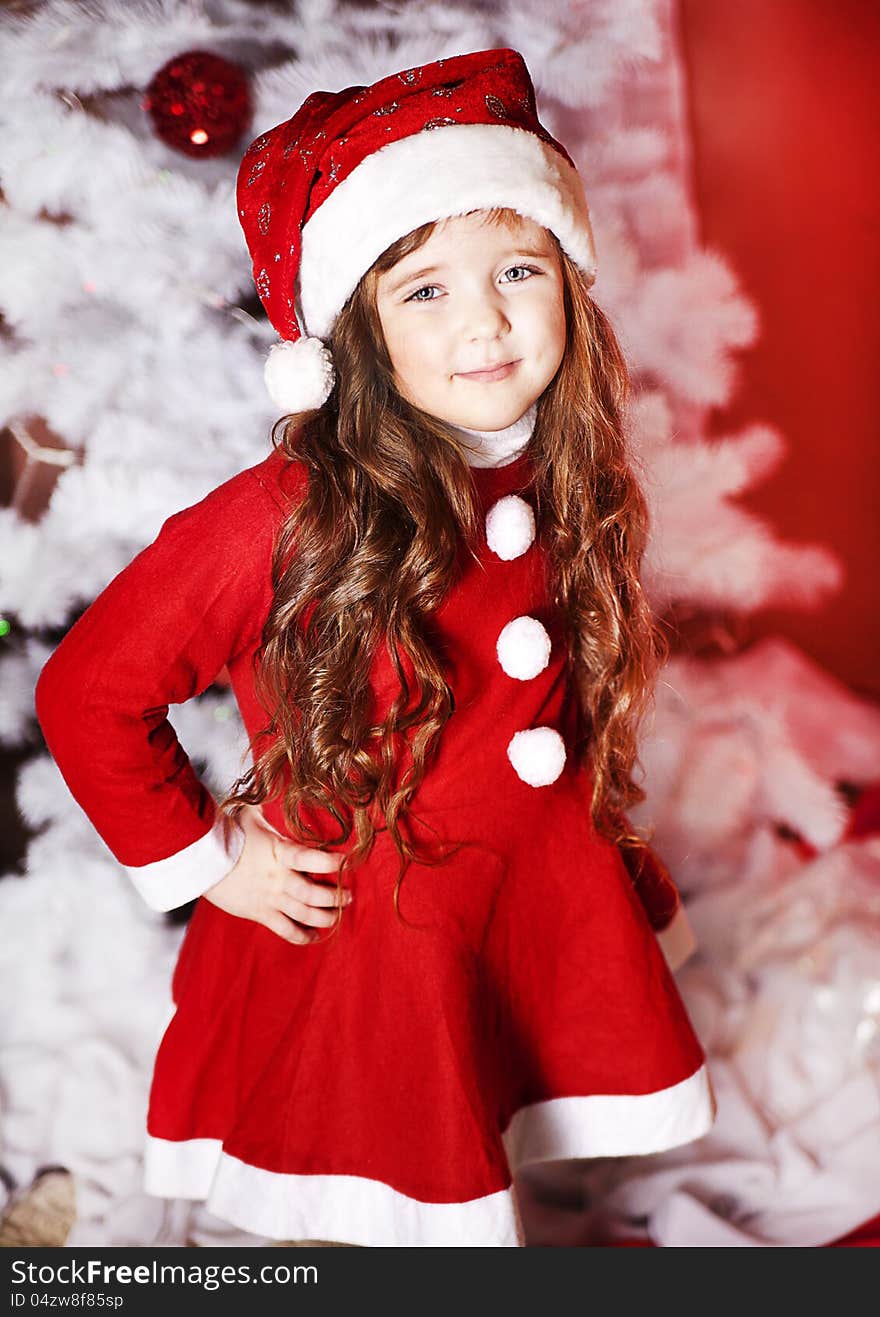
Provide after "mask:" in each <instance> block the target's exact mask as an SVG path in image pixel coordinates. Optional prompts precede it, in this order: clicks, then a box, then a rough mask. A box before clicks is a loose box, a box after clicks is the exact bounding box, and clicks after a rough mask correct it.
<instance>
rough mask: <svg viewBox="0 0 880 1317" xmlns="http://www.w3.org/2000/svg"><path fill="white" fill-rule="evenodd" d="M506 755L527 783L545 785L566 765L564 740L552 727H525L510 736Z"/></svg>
mask: <svg viewBox="0 0 880 1317" xmlns="http://www.w3.org/2000/svg"><path fill="white" fill-rule="evenodd" d="M507 758H508V759H509V760H510V762H511V763H512V764H513V767H514V769H515V770H516V775H517V777H519V778H521V779H522V781H523V782H525V783H526V785H527V786H530V787H548V786H549V785H550V783H551V782H555V781H556V779H557V778H558V777H559V774H560V773H561V772H562V770H563V768H564V767H565V742H564V741H563V739H562V737H561V736H560V735H559V733H558V732H557V730H556V728H555V727H528V728H526V730H525V731H523V732H515V733H514V735H513V736H512V737H511V740H510V744H509V745H508V747H507Z"/></svg>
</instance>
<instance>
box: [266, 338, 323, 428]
mask: <svg viewBox="0 0 880 1317" xmlns="http://www.w3.org/2000/svg"><path fill="white" fill-rule="evenodd" d="M263 378H264V380H265V381H266V389H267V390H268V393H269V397H270V398H271V399H272V401H273V402H274V404H275V406H276V407H279V408H280V409H281V411H282V412H307V411H312V410H313V408H317V407H322V406H323V405H324V403H325V402H326V401H327V399H328V398H329V397H330V393H331V391H332V389H333V385H334V383H335V380H336V372H335V371H334V369H333V358H332V357H331V355H330V351H329V349H328V348H327V346H326V344H325V343H324V342H323V341H322V340H321V339H320V338H298V339H297V340H296V342H295V343H291V342H287V341H285V342H283V343H274V344H273V345H272V347H271V348H270V349H269V355H268V357H267V358H266V364H265V366H264V368H263Z"/></svg>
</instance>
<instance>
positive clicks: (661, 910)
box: [619, 816, 697, 971]
mask: <svg viewBox="0 0 880 1317" xmlns="http://www.w3.org/2000/svg"><path fill="white" fill-rule="evenodd" d="M621 817H622V819H623V823H624V824H625V825H626V827H627V829H628V830H629V831H632V829H631V827H630V825H629V823H628V821H627V819H626V818H625V816H621ZM619 849H620V853H621V855H622V857H623V862H624V864H625V865H626V869H627V872H628V873H629V876H630V878H631V879H632V883H633V886H634V887H635V890H636V894H637V896H638V898H639V900H640V901H641V903H642V905H643V906H644V908H645V914H646V915H647V917H648V922H649V923H650V925H651V927H652V928H653V930H654V932H655V933H656V935H657V941H658V942H659V943H660V948H661V950H662V952H663V954H664V956H665V957H666V961H667V964H668V965H669V968H670V969H671V970H673V971H675V970H677V969H679V968H680V967H681V966H682V965H683V964H684V963H685V961H686V960H687V959H688V958H689V957H690V956H691V955H692V954H693V952H694V951H695V950H696V946H697V942H696V938H695V937H694V934H693V930H692V929H691V926H690V923H689V922H688V917H687V915H686V914H685V910H684V906H683V905H682V903H681V897H680V895H679V892H678V888H677V887H676V885H675V883H674V882H673V880H672V876H671V875H670V873H669V870H668V869H667V868H666V865H665V864H664V863H663V861H662V860H661V859H660V857H659V855H658V854H657V853H656V851H654V850H652V849H651V847H642V846H635V845H632V844H629V843H627V842H626V841H622V842H621V843H620V844H619Z"/></svg>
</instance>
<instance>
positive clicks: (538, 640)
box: [495, 617, 551, 681]
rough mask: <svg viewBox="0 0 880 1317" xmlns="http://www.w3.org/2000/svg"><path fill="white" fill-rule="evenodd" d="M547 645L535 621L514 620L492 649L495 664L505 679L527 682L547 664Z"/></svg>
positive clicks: (530, 619)
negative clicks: (498, 664)
mask: <svg viewBox="0 0 880 1317" xmlns="http://www.w3.org/2000/svg"><path fill="white" fill-rule="evenodd" d="M550 649H551V641H550V637H549V636H548V634H547V631H546V630H545V628H544V627H543V626H542V624H541V623H540V622H539V621H538V619H537V618H536V617H515V618H514V619H513V621H512V622H508V623H507V626H506V627H504V628H503V630H502V631H501V634H500V635H499V637H498V640H497V642H496V645H495V652H496V653H497V655H498V662H499V663H500V664H501V666H502V668H503V669H504V671H505V672H506V673H507V675H508V677H516V678H517V680H518V681H529V680H531V678H532V677H537V675H538V673H539V672H543V671H544V669H545V668H546V666H547V664H548V663H549V662H550Z"/></svg>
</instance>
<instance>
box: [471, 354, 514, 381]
mask: <svg viewBox="0 0 880 1317" xmlns="http://www.w3.org/2000/svg"><path fill="white" fill-rule="evenodd" d="M520 361H521V358H517V360H516V361H505V362H503V363H502V364H501V365H500V366H492V367H491V368H490V369H489V370H469V371H459V372H458V373H459V376H460V378H461V379H463V380H476V381H477V382H478V383H487V384H488V383H491V381H493V380H504V379H507V376H508V375H510V374H511V372H512V371H514V370H515V369H516V367H517V366H518V365H519V363H520Z"/></svg>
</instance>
